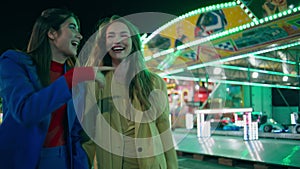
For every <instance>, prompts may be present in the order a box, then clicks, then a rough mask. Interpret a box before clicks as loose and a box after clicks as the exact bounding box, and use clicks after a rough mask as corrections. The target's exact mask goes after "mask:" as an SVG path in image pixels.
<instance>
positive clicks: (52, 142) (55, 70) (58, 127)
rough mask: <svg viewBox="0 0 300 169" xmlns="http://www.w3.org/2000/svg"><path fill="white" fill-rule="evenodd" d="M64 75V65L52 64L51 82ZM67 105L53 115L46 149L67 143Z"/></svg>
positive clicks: (45, 145) (45, 144)
mask: <svg viewBox="0 0 300 169" xmlns="http://www.w3.org/2000/svg"><path fill="white" fill-rule="evenodd" d="M63 73H64V65H63V64H60V63H57V62H53V61H52V62H51V67H50V79H51V82H53V81H54V80H56V79H57V78H59V77H60V76H62V75H63ZM66 108H67V105H66V104H64V105H63V106H61V107H60V108H58V109H57V110H55V112H53V113H52V116H51V121H50V125H49V128H48V133H47V135H46V139H45V142H44V147H55V146H60V145H64V144H65V143H66V139H65V128H66V127H67V113H66Z"/></svg>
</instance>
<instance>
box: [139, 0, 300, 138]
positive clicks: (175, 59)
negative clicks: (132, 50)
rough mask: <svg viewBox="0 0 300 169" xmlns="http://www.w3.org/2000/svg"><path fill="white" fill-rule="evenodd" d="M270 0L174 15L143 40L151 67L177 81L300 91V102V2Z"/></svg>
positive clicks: (299, 109)
mask: <svg viewBox="0 0 300 169" xmlns="http://www.w3.org/2000/svg"><path fill="white" fill-rule="evenodd" d="M267 2H268V1H266V2H265V1H261V0H251V1H242V0H234V1H231V2H225V3H220V4H216V5H211V6H208V7H203V8H199V9H195V10H194V11H191V12H188V13H186V14H184V15H182V16H179V17H177V18H174V19H173V20H171V21H169V22H168V23H166V24H165V25H163V26H161V27H160V28H158V29H157V30H156V31H154V32H153V33H152V34H150V35H149V36H147V37H146V38H144V41H143V45H144V51H145V54H146V57H145V59H146V64H147V66H148V67H150V68H151V69H152V70H153V71H154V72H156V73H158V74H159V75H161V76H162V77H164V78H170V79H176V80H189V81H195V82H197V83H199V82H204V83H207V84H208V83H214V84H220V83H222V84H231V85H246V86H259V87H271V88H279V89H289V90H295V91H296V92H295V93H296V96H295V97H296V98H298V100H299V97H300V94H299V93H300V92H299V90H300V78H299V75H300V56H299V51H300V38H299V37H300V36H299V35H300V3H299V2H298V1H296V0H290V1H288V0H283V1H272V3H271V4H270V3H267ZM270 9H272V11H270ZM154 48H155V50H153V49H154ZM212 92H213V91H212ZM297 93H298V94H297ZM298 111H300V103H299V106H298ZM289 113H291V112H289ZM296 114H298V113H297V112H296ZM294 126H295V128H294V130H295V132H297V131H298V130H299V129H298V130H297V129H296V128H299V125H298V123H295V125H294ZM267 127H269V126H267Z"/></svg>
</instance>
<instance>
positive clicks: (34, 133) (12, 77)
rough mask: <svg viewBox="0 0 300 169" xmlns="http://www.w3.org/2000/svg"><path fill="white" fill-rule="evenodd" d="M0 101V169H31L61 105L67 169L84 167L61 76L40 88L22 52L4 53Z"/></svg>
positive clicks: (0, 63)
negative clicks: (0, 102)
mask: <svg viewBox="0 0 300 169" xmlns="http://www.w3.org/2000/svg"><path fill="white" fill-rule="evenodd" d="M0 97H2V98H3V122H2V124H1V125H0V168H3V169H20V168H22V169H35V168H36V166H37V163H38V160H39V156H40V151H41V149H42V146H43V143H44V140H45V137H46V134H47V131H48V127H49V123H50V118H51V113H52V112H54V111H55V110H56V109H57V108H59V107H61V106H62V105H63V104H65V103H67V114H68V131H67V148H68V153H69V157H70V165H71V166H72V167H71V168H72V169H86V168H87V167H88V161H87V156H86V153H85V152H84V150H83V149H82V147H81V144H80V141H81V132H82V128H81V125H80V123H79V121H78V119H77V117H76V113H75V110H74V106H73V103H72V95H71V92H70V90H69V89H68V86H67V82H66V80H65V78H64V77H63V76H62V77H60V78H59V79H57V80H56V81H55V82H53V83H52V84H51V85H49V86H48V87H46V88H43V87H42V85H41V83H40V80H39V79H38V76H37V72H36V67H35V66H34V64H33V61H32V60H31V58H30V57H29V56H28V55H26V54H24V53H22V52H18V51H14V50H8V51H6V52H4V53H3V54H2V55H1V56H0Z"/></svg>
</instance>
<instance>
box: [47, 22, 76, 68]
mask: <svg viewBox="0 0 300 169" xmlns="http://www.w3.org/2000/svg"><path fill="white" fill-rule="evenodd" d="M48 38H49V40H50V44H51V52H52V60H54V61H57V62H59V63H64V62H65V60H66V59H67V58H68V57H74V56H76V55H77V50H78V46H79V43H80V41H81V40H82V35H81V34H80V33H79V26H78V24H77V22H76V20H75V18H73V17H70V18H68V19H67V20H66V21H65V22H64V23H63V24H62V25H61V26H60V29H59V30H58V31H55V30H50V31H49V32H48Z"/></svg>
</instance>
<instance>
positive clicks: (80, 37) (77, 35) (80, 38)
mask: <svg viewBox="0 0 300 169" xmlns="http://www.w3.org/2000/svg"><path fill="white" fill-rule="evenodd" d="M76 38H78V39H79V40H82V38H83V36H82V35H81V33H79V32H78V33H77V34H76Z"/></svg>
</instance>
